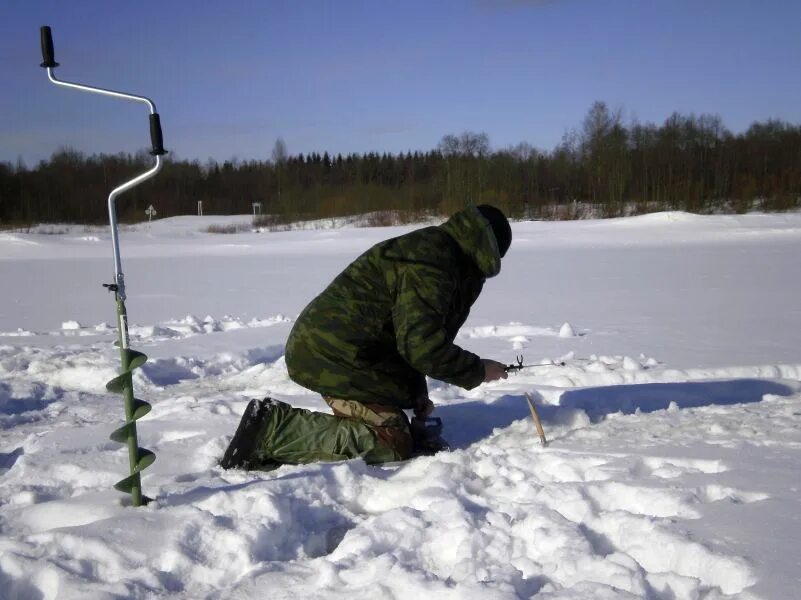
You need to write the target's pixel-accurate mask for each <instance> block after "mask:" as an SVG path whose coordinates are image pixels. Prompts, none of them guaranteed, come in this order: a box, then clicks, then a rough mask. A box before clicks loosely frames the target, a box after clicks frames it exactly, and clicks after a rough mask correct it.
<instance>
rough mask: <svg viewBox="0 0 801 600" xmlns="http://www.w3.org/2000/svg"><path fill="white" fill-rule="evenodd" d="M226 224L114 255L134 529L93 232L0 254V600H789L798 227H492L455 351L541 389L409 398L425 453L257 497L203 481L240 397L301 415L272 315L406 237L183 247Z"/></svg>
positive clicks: (8, 236) (240, 484)
mask: <svg viewBox="0 0 801 600" xmlns="http://www.w3.org/2000/svg"><path fill="white" fill-rule="evenodd" d="M247 221H248V218H247V217H204V218H195V217H182V218H175V219H165V220H161V221H155V222H153V223H152V225H147V224H143V225H139V226H136V227H131V228H127V229H125V230H124V231H123V232H122V235H121V248H122V257H123V269H124V271H125V275H126V281H127V285H128V302H127V307H128V312H129V317H130V322H131V335H132V346H133V347H134V348H135V349H138V350H140V351H143V352H145V353H147V354H148V356H149V357H150V360H149V362H148V363H146V364H145V365H144V366H143V367H142V368H141V369H139V370H137V371H136V374H135V389H136V392H137V396H139V397H141V398H143V399H145V400H147V401H149V402H151V403H152V404H153V411H152V412H151V414H150V415H148V416H147V417H145V418H144V419H142V420H141V421H139V435H140V443H141V445H142V446H144V447H146V448H149V449H151V450H153V451H154V452H155V453H156V455H157V460H156V462H155V464H154V465H153V466H152V467H151V468H149V469H148V470H147V471H145V472H144V476H143V487H144V491H145V493H146V494H148V495H150V496H153V497H155V498H156V500H155V501H154V502H153V503H151V504H150V505H149V506H147V507H146V508H138V509H134V508H131V507H126V505H125V500H126V497H125V496H124V495H123V494H120V493H117V492H115V491H114V490H113V489H111V486H112V485H113V484H114V482H115V481H117V480H118V479H120V478H121V477H122V476H124V475H125V473H126V469H127V453H126V450H125V449H123V447H122V446H119V445H118V444H115V443H114V442H111V441H110V440H109V439H108V435H109V433H110V432H111V431H112V430H113V429H115V428H116V427H118V426H119V425H120V424H121V422H122V418H123V417H122V411H123V409H122V400H121V398H120V397H119V396H114V395H111V394H108V393H106V392H105V387H104V386H105V383H106V381H108V380H109V379H111V378H112V377H114V376H115V374H116V371H117V368H118V366H119V355H118V351H117V349H116V348H114V347H113V345H112V342H113V341H114V339H115V331H114V329H113V323H114V302H113V298H112V296H111V295H110V294H108V293H107V292H106V291H104V290H103V288H101V287H100V284H101V283H109V282H110V280H111V271H112V259H111V244H110V241H109V234H108V231H107V229H105V228H93V229H86V228H82V227H73V228H68V229H67V231H66V232H63V233H62V234H61V235H46V234H45V233H16V232H0V285H2V290H3V291H2V295H1V296H0V432H1V433H2V436H0V597H2V598H3V599H4V600H5V599H8V600H11V599H25V600H39V599H55V598H58V599H65V600H68V599H78V598H80V599H101V598H102V599H112V598H114V599H120V598H142V599H145V598H166V597H178V598H191V599H196V598H219V599H229V598H275V599H278V598H347V599H348V600H353V599H356V598H364V599H368V598H369V599H376V598H416V597H417V598H432V599H433V598H436V599H440V598H445V599H454V600H461V599H481V600H494V599H502V598H503V599H506V598H530V597H534V598H538V599H540V598H542V599H545V598H548V599H553V598H563V599H579V598H582V599H583V598H587V599H605V598H646V599H649V600H671V599H694V598H708V599H720V598H769V599H790V598H797V597H799V591H798V590H799V589H801V551H799V549H798V540H799V539H801V500H799V498H801V381H800V380H801V349H799V345H798V343H799V339H801V335H799V334H801V267H800V266H799V256H800V254H801V215H798V214H794V215H749V216H740V217H731V216H714V217H700V216H693V215H687V214H683V213H662V214H654V215H648V216H644V217H637V218H629V219H618V220H609V221H584V222H570V223H516V224H514V225H513V231H514V236H515V239H514V242H513V245H512V249H511V250H510V252H509V255H508V256H507V258H506V259H505V260H504V264H503V271H502V273H501V274H500V275H499V276H498V277H496V278H494V279H492V280H490V281H488V283H487V285H486V287H485V291H484V293H483V295H482V296H481V298H480V299H479V301H478V302H477V303H476V305H475V306H474V309H473V312H472V314H471V316H470V318H469V320H468V321H467V323H466V324H465V326H464V328H463V329H462V331H461V332H460V334H459V337H458V340H457V342H458V343H459V344H461V345H462V346H464V347H465V348H467V349H469V350H472V351H474V352H476V353H478V354H480V355H481V356H484V357H487V358H494V359H496V360H500V361H503V362H506V363H511V362H514V360H515V356H516V355H523V356H524V358H525V361H526V362H527V363H550V364H547V365H546V366H542V367H537V368H533V369H528V370H524V371H522V372H520V373H518V374H514V375H511V376H510V377H509V379H508V380H507V381H503V382H497V383H493V384H488V385H482V386H480V387H478V388H476V389H475V390H472V391H470V392H467V391H465V390H461V389H458V388H454V387H451V386H448V385H445V384H442V383H439V382H436V381H431V382H430V386H429V387H430V391H431V398H432V399H433V401H434V402H435V404H436V405H437V407H438V410H437V413H436V414H438V415H439V416H441V417H442V418H443V420H444V422H445V437H446V438H448V439H449V441H450V442H451V444H452V445H453V447H454V449H453V450H452V451H450V452H446V453H441V454H439V455H437V456H435V457H428V458H420V459H417V460H414V461H411V462H408V463H404V464H395V465H388V466H384V467H370V466H366V465H365V464H364V463H363V462H361V461H358V460H356V461H350V462H346V463H339V464H317V465H309V466H284V467H282V468H280V469H278V470H276V471H273V472H270V473H245V472H225V471H222V470H221V469H220V468H219V467H217V466H216V463H217V460H218V459H219V458H220V456H221V454H222V452H223V450H224V449H225V447H226V445H227V442H228V440H229V439H230V436H231V435H232V434H233V431H234V429H235V427H236V425H237V423H238V421H239V417H240V415H241V413H242V410H243V409H244V407H245V405H246V403H247V401H248V399H249V398H253V397H263V396H267V395H270V396H273V397H275V398H278V399H280V400H284V401H287V402H290V403H292V404H294V405H296V406H301V407H306V408H312V409H315V410H321V411H323V410H326V407H325V405H324V404H323V403H322V401H321V400H320V399H319V398H318V397H316V396H315V395H314V394H312V393H310V392H309V391H308V390H305V389H303V388H301V387H299V386H297V385H295V384H294V383H292V382H291V381H290V380H289V379H288V377H287V372H286V367H285V364H284V360H283V354H284V343H285V340H286V337H287V335H288V333H289V330H290V328H291V326H292V323H293V319H294V318H295V317H296V316H297V314H298V313H299V312H300V310H301V309H302V308H303V307H304V306H305V304H306V303H307V302H308V301H309V300H310V299H311V298H312V297H313V296H314V295H315V294H317V293H318V292H319V291H321V290H322V289H323V287H324V286H325V285H326V284H327V283H328V282H329V281H330V279H331V278H332V277H333V276H334V275H335V274H336V273H337V272H338V271H339V270H340V269H342V268H343V267H344V266H345V265H346V264H347V263H348V262H350V260H352V259H353V258H354V257H356V256H357V255H358V254H359V253H361V252H362V251H363V250H365V249H366V248H367V247H369V246H370V245H371V244H373V243H375V242H377V241H379V240H382V239H385V238H388V237H392V236H395V235H399V234H401V233H404V232H406V231H409V230H410V229H411V228H409V227H403V228H385V229H358V228H352V227H346V228H330V229H324V230H316V231H315V230H308V231H292V232H282V233H239V234H233V235H214V234H209V233H205V232H204V231H205V229H206V227H208V226H209V225H210V224H225V223H236V222H241V223H246V222H247ZM562 361H563V362H564V365H561V364H559V363H560V362H562ZM526 392H529V393H530V394H531V395H532V396H533V398H534V400H535V402H536V403H537V404H538V405H539V407H540V414H541V417H542V420H543V424H544V427H545V433H546V435H547V436H548V439H549V442H550V444H549V445H548V446H547V447H541V445H540V443H539V440H538V438H537V435H536V431H535V428H534V425H533V423H532V421H531V417H530V414H529V409H528V406H527V404H526V400H525V396H524V394H525V393H526Z"/></svg>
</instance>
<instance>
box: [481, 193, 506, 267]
mask: <svg viewBox="0 0 801 600" xmlns="http://www.w3.org/2000/svg"><path fill="white" fill-rule="evenodd" d="M476 208H477V209H478V212H480V213H481V216H482V217H484V218H485V219H486V220H487V221H488V222H489V224H490V226H491V227H492V233H494V234H495V239H496V240H498V250H500V252H501V256H506V251H507V250H509V246H511V245H512V228H511V227H509V221H507V220H506V217H505V216H504V214H503V213H502V212H501V211H500V210H499V209H497V208H495V207H494V206H490V205H489V204H481V205H480V206H476Z"/></svg>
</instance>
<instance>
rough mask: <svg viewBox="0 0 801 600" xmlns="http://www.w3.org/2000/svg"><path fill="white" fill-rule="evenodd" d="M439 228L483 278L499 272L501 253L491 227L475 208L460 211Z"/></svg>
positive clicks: (493, 275)
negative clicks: (472, 263) (469, 260)
mask: <svg viewBox="0 0 801 600" xmlns="http://www.w3.org/2000/svg"><path fill="white" fill-rule="evenodd" d="M440 227H441V228H442V229H443V230H444V231H445V232H446V233H447V234H448V235H450V236H451V237H452V238H453V239H454V240H456V243H457V244H459V247H460V248H461V249H462V252H464V253H465V254H466V255H467V256H469V257H470V258H471V259H472V260H473V262H474V263H475V264H476V266H477V267H478V270H479V271H481V273H482V274H483V275H484V277H487V278H490V277H495V276H496V275H497V274H498V273H500V272H501V253H500V250H499V249H498V241H497V240H496V239H495V234H494V233H493V232H492V227H491V226H490V224H489V221H487V220H486V219H485V218H484V217H483V216H482V215H481V213H480V212H479V211H478V209H477V208H476V207H475V206H470V207H468V208H465V209H464V210H460V211H459V212H457V213H456V214H454V215H453V216H452V217H451V218H450V219H448V220H447V221H445V223H443V224H442V225H440Z"/></svg>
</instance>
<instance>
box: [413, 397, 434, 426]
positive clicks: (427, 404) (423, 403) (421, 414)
mask: <svg viewBox="0 0 801 600" xmlns="http://www.w3.org/2000/svg"><path fill="white" fill-rule="evenodd" d="M432 412H434V403H433V402H431V400H429V399H428V398H427V397H424V398H420V399H419V400H418V401H417V407H416V408H415V409H414V416H415V417H417V418H418V419H421V420H423V421H425V420H426V419H427V418H428V415H430V414H431V413H432Z"/></svg>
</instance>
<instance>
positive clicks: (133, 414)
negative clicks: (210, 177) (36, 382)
mask: <svg viewBox="0 0 801 600" xmlns="http://www.w3.org/2000/svg"><path fill="white" fill-rule="evenodd" d="M40 35H41V42H42V59H43V62H42V64H41V66H42V67H44V68H45V69H47V76H48V78H49V79H50V81H52V82H53V83H54V84H56V85H60V86H63V87H67V88H72V89H75V90H80V91H84V92H92V93H95V94H101V95H104V96H111V97H113V98H122V99H123V100H134V101H136V102H143V103H144V104H146V105H147V107H148V108H149V110H150V141H151V143H152V146H153V149H152V150H151V152H150V153H151V154H152V155H153V157H154V159H155V161H156V162H155V165H154V166H153V167H152V168H151V169H150V170H148V171H146V172H144V173H142V174H140V175H138V176H137V177H134V178H133V179H131V180H129V181H126V182H125V183H123V184H122V185H120V186H118V187H116V188H114V189H113V190H112V191H111V193H110V194H109V197H108V215H109V224H110V225H111V243H112V247H113V251H114V283H109V284H103V287H106V288H108V289H109V291H111V292H114V298H115V300H116V304H117V326H118V327H117V331H118V343H119V347H120V358H121V360H122V367H121V369H120V374H119V375H118V376H117V377H115V378H114V379H112V380H111V381H109V382H108V384H107V385H106V389H107V390H108V391H110V392H114V393H117V394H122V396H123V399H124V401H125V423H124V424H123V425H122V427H120V428H118V429H117V430H115V431H114V432H113V433H112V434H111V439H112V440H114V441H115V442H119V443H120V444H127V446H128V462H129V466H130V475H128V476H127V477H125V478H124V479H122V480H120V481H118V482H117V483H116V484H115V485H114V487H115V488H116V489H117V490H119V491H121V492H126V493H129V494H131V500H132V502H133V505H134V506H141V505H142V504H147V502H149V501H150V498H148V497H147V496H143V495H142V483H141V479H140V475H139V474H140V472H141V471H143V470H144V469H146V468H147V467H149V466H150V465H151V464H153V461H154V460H156V455H155V454H153V453H152V452H151V451H150V450H146V449H145V448H140V447H139V443H138V441H137V435H136V421H138V420H139V419H141V418H142V417H144V416H145V415H146V414H147V413H148V412H150V404H148V403H147V402H145V401H144V400H139V399H138V398H135V397H134V394H133V379H132V372H133V370H134V369H136V368H138V367H140V366H142V365H143V364H144V363H145V361H146V360H147V357H146V356H145V355H144V354H142V353H141V352H137V351H136V350H132V349H131V348H130V347H129V343H128V342H129V340H128V315H127V312H126V310H125V278H124V277H123V274H122V265H121V262H120V244H119V238H118V235H117V210H116V204H115V202H116V198H117V196H118V195H120V194H122V193H123V192H126V191H128V190H130V189H131V188H133V187H135V186H137V185H139V184H140V183H142V182H143V181H145V180H146V179H150V178H151V177H153V176H154V175H156V173H158V172H159V171H160V170H161V167H162V158H161V157H162V156H163V155H164V154H166V151H165V150H164V141H163V139H162V133H161V121H160V118H159V114H158V113H157V112H156V105H155V104H154V103H153V102H152V101H151V100H149V99H148V98H145V97H143V96H135V95H133V94H126V93H123V92H116V91H114V90H108V89H103V88H98V87H94V86H89V85H84V84H80V83H70V82H68V81H59V80H58V79H56V77H55V75H53V69H54V68H55V67H57V66H58V63H57V62H56V61H55V53H54V51H53V35H52V33H51V31H50V27H47V26H44V27H42V28H41V29H40Z"/></svg>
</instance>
